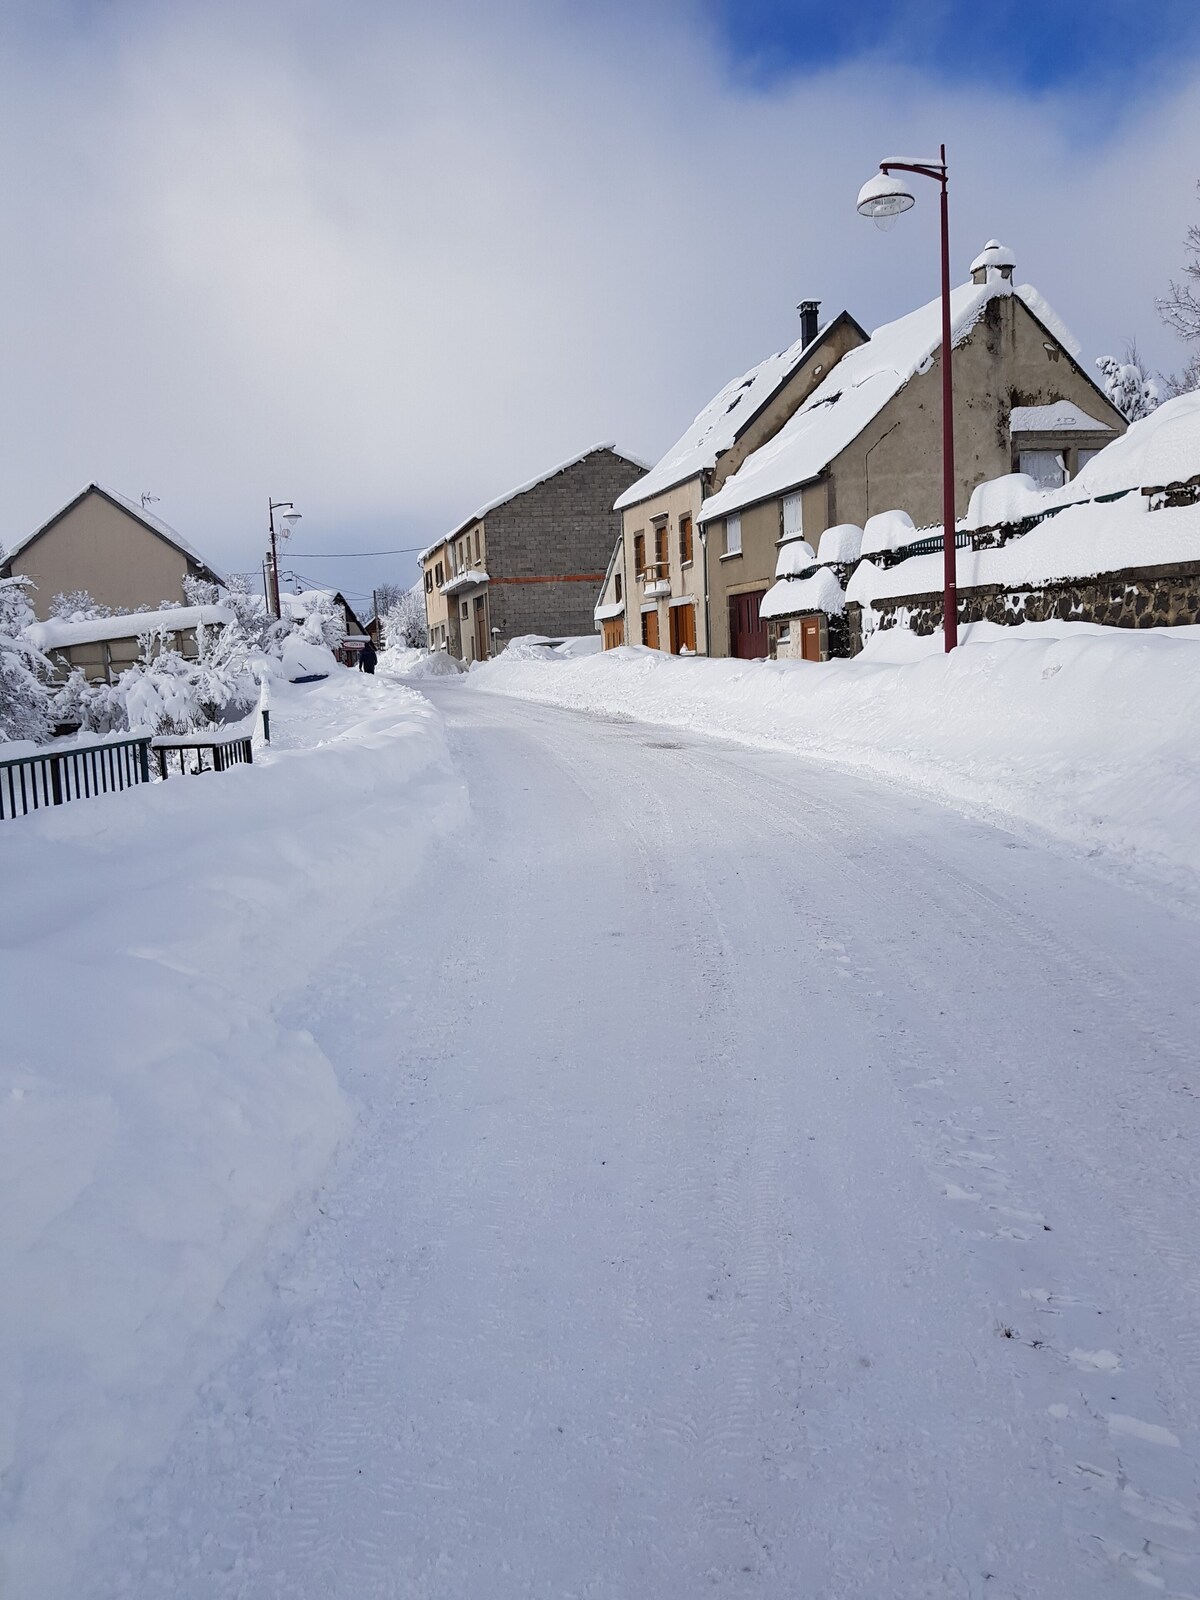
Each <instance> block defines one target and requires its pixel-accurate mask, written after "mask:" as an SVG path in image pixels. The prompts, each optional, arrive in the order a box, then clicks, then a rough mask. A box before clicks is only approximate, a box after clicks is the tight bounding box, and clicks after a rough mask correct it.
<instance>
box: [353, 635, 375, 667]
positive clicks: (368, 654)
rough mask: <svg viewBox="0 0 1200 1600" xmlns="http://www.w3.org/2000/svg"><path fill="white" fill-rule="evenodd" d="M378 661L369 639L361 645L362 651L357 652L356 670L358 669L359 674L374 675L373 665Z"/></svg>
mask: <svg viewBox="0 0 1200 1600" xmlns="http://www.w3.org/2000/svg"><path fill="white" fill-rule="evenodd" d="M378 660H379V657H378V655H376V653H375V646H374V645H373V644H372V643H371V641H370V639H368V640H367V642H366V644H365V645H363V647H362V649H361V650H360V651H359V656H358V668H359V671H360V672H370V673H374V671H375V663H376V662H377V661H378Z"/></svg>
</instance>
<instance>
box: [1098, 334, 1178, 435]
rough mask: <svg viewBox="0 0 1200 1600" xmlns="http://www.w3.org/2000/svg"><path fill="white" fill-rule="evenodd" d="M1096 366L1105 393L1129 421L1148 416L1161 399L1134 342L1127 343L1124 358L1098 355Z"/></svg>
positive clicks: (1155, 383)
mask: <svg viewBox="0 0 1200 1600" xmlns="http://www.w3.org/2000/svg"><path fill="white" fill-rule="evenodd" d="M1096 366H1097V367H1098V368H1099V369H1100V377H1101V380H1102V382H1103V387H1104V392H1105V394H1106V395H1107V396H1108V398H1109V399H1110V400H1111V401H1112V403H1113V405H1114V406H1116V408H1117V410H1118V411H1119V412H1120V413H1121V415H1122V416H1123V417H1125V418H1126V419H1127V420H1128V421H1129V422H1139V421H1140V420H1141V419H1142V417H1148V416H1149V415H1150V413H1151V412H1152V411H1153V410H1154V409H1155V407H1156V406H1157V405H1158V403H1159V401H1160V400H1161V399H1162V395H1161V394H1160V393H1159V387H1158V384H1157V382H1156V381H1155V380H1154V379H1153V378H1152V377H1151V376H1150V374H1149V373H1148V372H1147V371H1146V368H1145V366H1144V365H1143V363H1142V359H1141V357H1140V356H1139V354H1138V349H1137V346H1136V345H1134V344H1131V345H1129V346H1128V347H1127V349H1126V351H1125V359H1124V361H1118V360H1117V359H1116V358H1115V357H1114V356H1101V357H1100V359H1099V360H1098V361H1097V362H1096Z"/></svg>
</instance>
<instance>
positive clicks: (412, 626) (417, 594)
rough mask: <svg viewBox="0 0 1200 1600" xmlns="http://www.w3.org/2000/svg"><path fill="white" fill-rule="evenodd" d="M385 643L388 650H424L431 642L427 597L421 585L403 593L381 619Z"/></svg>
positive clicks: (416, 585) (417, 584) (416, 584)
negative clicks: (426, 610) (426, 614)
mask: <svg viewBox="0 0 1200 1600" xmlns="http://www.w3.org/2000/svg"><path fill="white" fill-rule="evenodd" d="M380 620H381V622H382V623H383V643H384V647H385V649H388V650H397V649H398V650H404V649H408V650H423V649H424V648H425V646H426V645H427V644H428V642H429V631H428V627H427V625H426V621H425V595H424V591H423V590H422V588H421V585H420V584H419V583H415V584H414V585H413V586H412V588H411V589H404V590H402V591H401V593H400V595H399V597H398V598H397V599H395V600H394V601H393V603H392V604H391V605H390V606H389V607H388V609H387V610H386V611H384V612H383V613H382V615H381V617H380Z"/></svg>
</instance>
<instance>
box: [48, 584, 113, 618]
mask: <svg viewBox="0 0 1200 1600" xmlns="http://www.w3.org/2000/svg"><path fill="white" fill-rule="evenodd" d="M112 614H113V612H112V607H111V606H105V605H101V604H100V602H99V601H98V600H93V599H92V597H91V595H90V594H89V593H88V592H87V590H86V589H69V590H68V591H67V592H66V594H62V593H59V594H56V595H55V596H54V599H53V600H51V602H50V615H51V616H52V617H54V618H55V619H56V620H57V621H59V622H91V621H92V619H93V618H94V617H111V616H112Z"/></svg>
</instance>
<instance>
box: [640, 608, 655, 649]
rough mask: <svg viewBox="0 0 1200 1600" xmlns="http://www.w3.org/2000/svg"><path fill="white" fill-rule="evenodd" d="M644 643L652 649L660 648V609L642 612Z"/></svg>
mask: <svg viewBox="0 0 1200 1600" xmlns="http://www.w3.org/2000/svg"><path fill="white" fill-rule="evenodd" d="M642 643H643V644H644V645H647V646H649V648H650V649H651V650H657V649H658V610H657V608H656V609H655V610H653V611H643V612H642Z"/></svg>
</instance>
